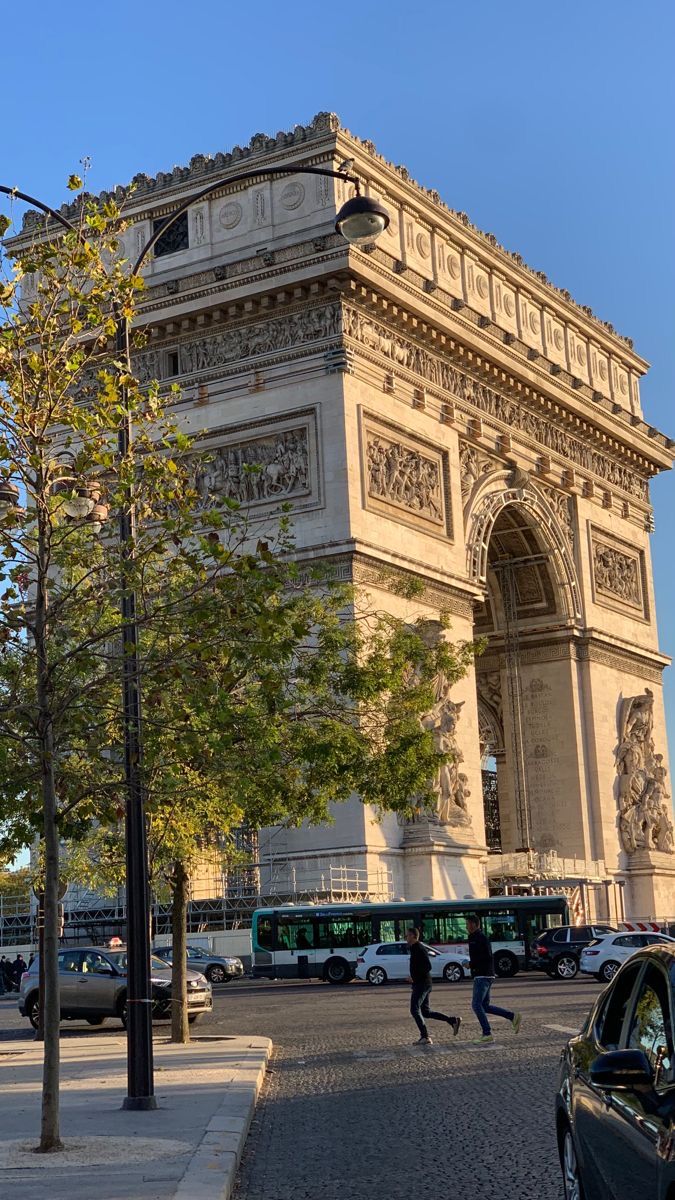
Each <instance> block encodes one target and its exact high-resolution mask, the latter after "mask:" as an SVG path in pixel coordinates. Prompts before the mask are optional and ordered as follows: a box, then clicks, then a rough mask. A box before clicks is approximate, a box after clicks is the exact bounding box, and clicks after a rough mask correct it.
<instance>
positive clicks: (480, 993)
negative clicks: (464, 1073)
mask: <svg viewBox="0 0 675 1200" xmlns="http://www.w3.org/2000/svg"><path fill="white" fill-rule="evenodd" d="M466 924H467V928H468V930H469V963H470V966H471V975H472V978H473V999H472V1001H471V1007H472V1009H473V1011H474V1012H475V1014H476V1016H477V1017H478V1021H479V1023H480V1027H481V1029H482V1031H483V1032H482V1035H481V1037H479V1038H476V1040H475V1043H474V1044H475V1045H477V1046H478V1045H490V1044H491V1043H492V1042H494V1040H495V1039H494V1038H493V1036H492V1030H491V1028H490V1022H489V1021H488V1019H487V1014H488V1013H491V1014H492V1016H493V1017H503V1018H504V1020H505V1021H510V1022H511V1024H512V1025H513V1029H514V1032H515V1033H518V1031H519V1030H520V1026H521V1022H522V1019H523V1018H522V1015H521V1013H514V1012H511V1011H510V1009H507V1008H497V1007H496V1005H494V1004H490V988H491V987H492V985H493V983H494V981H495V971H494V966H493V963H492V946H491V945H490V942H489V941H488V939H487V937H486V936H485V934H484V933H483V930H482V929H481V927H480V917H477V916H470V917H467V919H466Z"/></svg>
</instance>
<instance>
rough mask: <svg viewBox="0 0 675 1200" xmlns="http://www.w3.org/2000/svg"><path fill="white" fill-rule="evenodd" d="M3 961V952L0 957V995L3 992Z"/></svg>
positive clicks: (4, 960)
mask: <svg viewBox="0 0 675 1200" xmlns="http://www.w3.org/2000/svg"><path fill="white" fill-rule="evenodd" d="M5 962H6V959H5V956H4V954H3V956H2V958H0V996H4V994H5Z"/></svg>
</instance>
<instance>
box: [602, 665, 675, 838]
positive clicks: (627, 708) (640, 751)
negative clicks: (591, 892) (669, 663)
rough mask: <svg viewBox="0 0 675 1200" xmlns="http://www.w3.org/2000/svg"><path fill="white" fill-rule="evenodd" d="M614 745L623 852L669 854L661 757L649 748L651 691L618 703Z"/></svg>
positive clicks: (669, 824)
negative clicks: (616, 739)
mask: <svg viewBox="0 0 675 1200" xmlns="http://www.w3.org/2000/svg"><path fill="white" fill-rule="evenodd" d="M618 725H619V744H618V746H617V749H616V756H615V762H616V772H617V775H618V777H619V837H620V840H621V845H622V846H623V848H624V850H625V851H626V853H627V854H629V855H630V854H634V853H635V851H636V850H660V851H661V852H662V853H664V854H672V853H673V849H674V839H673V822H672V820H671V810H670V806H669V805H668V804H667V801H668V800H669V799H670V793H669V792H667V791H666V775H667V774H668V772H667V770H666V768H665V767H664V765H663V755H662V754H656V752H655V747H654V736H653V732H654V694H653V692H651V691H650V689H649V688H645V690H644V692H643V693H642V695H640V696H630V697H627V698H626V699H624V700H622V701H621V705H620V707H619V722H618Z"/></svg>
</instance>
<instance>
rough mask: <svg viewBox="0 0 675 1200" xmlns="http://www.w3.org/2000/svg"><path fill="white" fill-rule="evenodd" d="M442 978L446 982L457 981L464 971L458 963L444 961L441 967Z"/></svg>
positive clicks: (461, 977)
mask: <svg viewBox="0 0 675 1200" xmlns="http://www.w3.org/2000/svg"><path fill="white" fill-rule="evenodd" d="M443 978H444V979H447V981H448V983H459V982H460V980H462V979H463V978H464V972H463V970H462V968H461V966H460V965H459V963H446V965H445V966H444V967H443Z"/></svg>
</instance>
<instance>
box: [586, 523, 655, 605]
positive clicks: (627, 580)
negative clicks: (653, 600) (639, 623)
mask: <svg viewBox="0 0 675 1200" xmlns="http://www.w3.org/2000/svg"><path fill="white" fill-rule="evenodd" d="M589 539H590V554H591V569H592V575H593V592H594V597H595V600H596V602H597V603H599V604H603V603H604V604H607V605H609V606H610V607H612V608H614V607H617V606H618V607H619V608H620V609H621V610H624V609H634V610H635V611H636V612H637V613H638V614H639V615H640V616H641V617H644V616H645V615H646V614H645V599H644V595H645V593H644V582H643V577H644V562H643V555H642V553H641V552H640V551H639V550H636V549H634V548H633V547H632V546H630V545H628V543H626V542H620V541H618V540H616V539H614V538H613V537H610V536H608V534H607V533H605V531H604V530H600V529H598V528H596V527H595V526H593V525H590V526H589Z"/></svg>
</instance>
